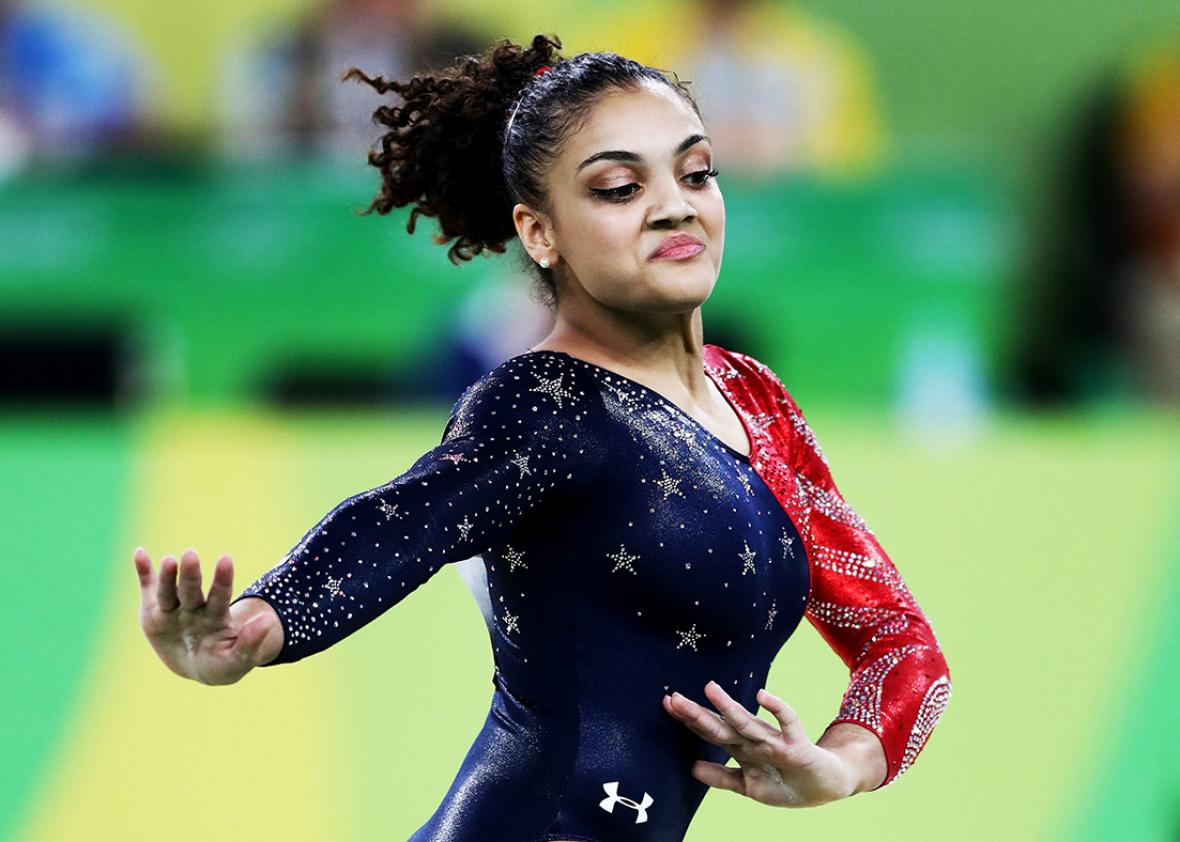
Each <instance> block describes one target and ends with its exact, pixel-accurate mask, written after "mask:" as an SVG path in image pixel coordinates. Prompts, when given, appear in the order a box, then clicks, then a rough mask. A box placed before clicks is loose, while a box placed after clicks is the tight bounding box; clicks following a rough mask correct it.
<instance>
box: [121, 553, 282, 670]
mask: <svg viewBox="0 0 1180 842" xmlns="http://www.w3.org/2000/svg"><path fill="white" fill-rule="evenodd" d="M132 559H133V561H134V563H135V572H136V575H137V576H138V578H139V593H140V605H139V625H140V628H141V629H142V630H143V633H144V636H145V637H146V638H147V640H148V643H150V644H151V647H152V649H153V650H155V653H156V655H157V656H159V658H160V660H161V661H163V662H164V665H165V666H166V667H168V669H170V670H172V671H173V672H174V673H176V674H177V675H179V676H181V677H183V678H191V679H192V680H193V681H197V682H200V683H201V684H233V683H235V682H237V681H239V680H241V678H242V676H244V675H245V674H246V673H248V672H249V671H250V670H252V669H254V667H256V666H259V665H261V664H265V663H267V662H269V661H271V660H273V659H274V658H275V657H276V656H277V655H278V654H279V651H280V650H281V649H282V646H283V628H282V624H281V622H280V621H279V616H278V614H276V613H275V611H274V609H273V608H271V607H270V605H269V604H268V603H267V602H266V601H265V600H263V599H257V598H254V599H243V600H241V601H240V602H237V603H235V604H234V605H232V606H231V605H230V604H229V603H230V601H231V599H232V595H233V579H234V565H233V559H232V558H231V557H230V556H228V555H223V556H221V558H219V559H218V560H217V563H216V564H215V565H214V567H213V582H212V583H211V584H210V586H209V593H208V594H207V595H206V594H204V593H203V592H202V588H201V561H200V558H199V557H198V556H197V552H196V550H194V549H192V548H191V547H190V548H189V549H186V550H185V551H184V552H183V553H181V556H180V560H179V561H177V559H176V557H175V556H172V555H166V556H164V557H163V558H161V559H160V569H159V572H157V571H156V570H154V569H153V568H152V562H151V559H150V558H149V557H148V554H147V551H146V550H144V548H143V547H137V548H136V550H135V553H134V554H133V556H132ZM178 574H179V575H178Z"/></svg>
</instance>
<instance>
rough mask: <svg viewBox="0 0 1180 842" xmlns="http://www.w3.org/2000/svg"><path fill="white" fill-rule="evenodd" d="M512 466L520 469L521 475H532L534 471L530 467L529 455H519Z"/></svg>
mask: <svg viewBox="0 0 1180 842" xmlns="http://www.w3.org/2000/svg"><path fill="white" fill-rule="evenodd" d="M512 464H513V465H515V466H516V467H517V468H519V469H520V475H521V476H522V477H523V476H524V475H525V474H531V473H532V472H533V469H532V468H530V467H529V455H528V454H527V453H519V454H517V455H516V457H515V458H514V459H513V460H512Z"/></svg>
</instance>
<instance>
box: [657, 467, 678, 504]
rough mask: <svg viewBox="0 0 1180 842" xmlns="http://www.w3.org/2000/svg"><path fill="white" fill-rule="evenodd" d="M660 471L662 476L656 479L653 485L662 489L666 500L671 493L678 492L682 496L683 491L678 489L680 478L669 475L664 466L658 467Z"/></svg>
mask: <svg viewBox="0 0 1180 842" xmlns="http://www.w3.org/2000/svg"><path fill="white" fill-rule="evenodd" d="M660 472H661V473H662V474H663V476H662V477H661V478H660V479H658V480H656V482H655V485H657V486H658V487H659V488H660V489H661V490H663V492H664V499H665V500H667V499H668V498H669V497H671V496H672V495H673V494H679V495H680V496H681V497H683V496H684V492H683V491H681V490H680V479H679V478H677V477H673V476H670V475H669V474H668V471H667V470H666V469H664V468H660Z"/></svg>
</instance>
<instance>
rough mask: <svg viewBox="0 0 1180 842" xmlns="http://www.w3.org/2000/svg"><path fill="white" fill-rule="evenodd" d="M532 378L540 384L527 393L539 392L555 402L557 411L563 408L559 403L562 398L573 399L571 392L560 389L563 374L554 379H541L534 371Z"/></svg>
mask: <svg viewBox="0 0 1180 842" xmlns="http://www.w3.org/2000/svg"><path fill="white" fill-rule="evenodd" d="M533 376H534V377H536V378H537V380H539V381H540V383H539V384H538V385H536V386H533V387H532V388H531V389H529V391H530V392H540V393H541V394H542V395H546V396H547V397H550V398H553V400H555V401H557V408H558V409H562V408H563V407H564V404H562V402H561V400H562V398H566V399H568V400H573V399H574V393H573V392H567V391H565V389H563V388H562V385H561V379H562V378H563V377H564V376H565V375H564V374H559V375H557V376H556V377H542V376H541V375H540V374H537V372H535V371H534V372H533Z"/></svg>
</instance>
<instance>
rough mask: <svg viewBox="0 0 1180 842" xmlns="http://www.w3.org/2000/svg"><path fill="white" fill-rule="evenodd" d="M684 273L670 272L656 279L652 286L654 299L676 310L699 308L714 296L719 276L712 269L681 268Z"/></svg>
mask: <svg viewBox="0 0 1180 842" xmlns="http://www.w3.org/2000/svg"><path fill="white" fill-rule="evenodd" d="M681 268H683V269H684V271H683V272H679V273H677V272H670V273H668V274H665V275H662V276H661V277H657V278H655V279H654V280H653V281H652V282H651V283H650V284H649V288H650V289H651V297H652V299H653V300H654V299H658V300H659V301H661V302H662V303H663V304H664V305H665V306H667V305H673V307H674V309H676V310H681V309H686V308H692V307H698V306H700V305H701V304H703V303H704V302H705V300H706V299H708V297H709V296H710V295H712V294H713V287H715V286H716V285H717V276H716V275H715V274H714V273H713V270H712V267H711V266H709V267H705V266H699V267H693V268H692V271H689V267H687V266H685V267H681Z"/></svg>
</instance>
